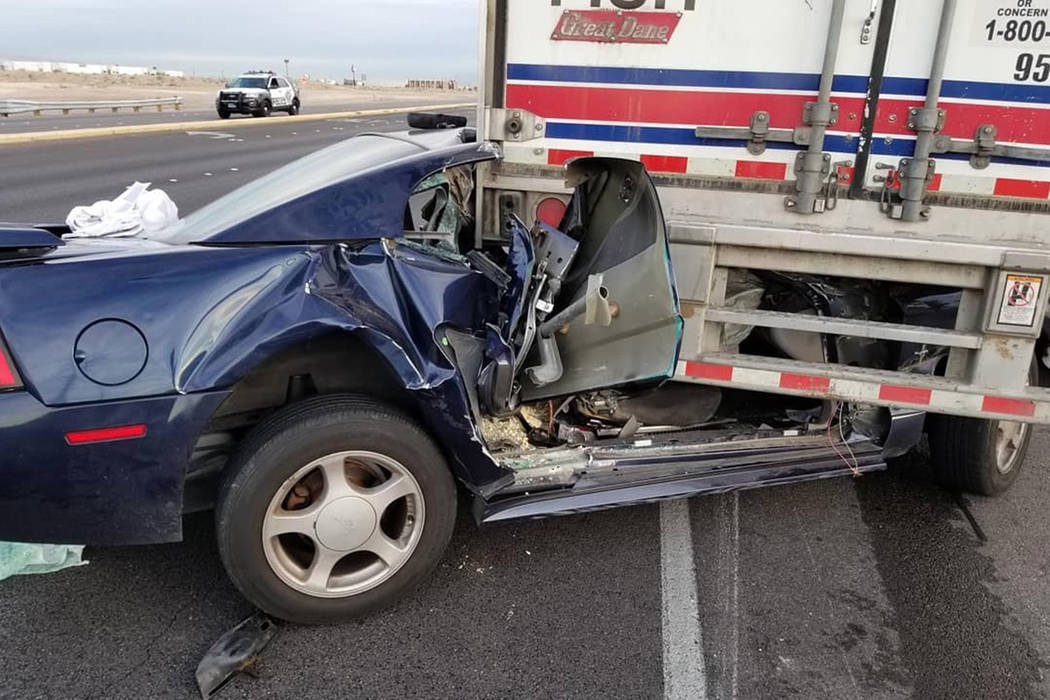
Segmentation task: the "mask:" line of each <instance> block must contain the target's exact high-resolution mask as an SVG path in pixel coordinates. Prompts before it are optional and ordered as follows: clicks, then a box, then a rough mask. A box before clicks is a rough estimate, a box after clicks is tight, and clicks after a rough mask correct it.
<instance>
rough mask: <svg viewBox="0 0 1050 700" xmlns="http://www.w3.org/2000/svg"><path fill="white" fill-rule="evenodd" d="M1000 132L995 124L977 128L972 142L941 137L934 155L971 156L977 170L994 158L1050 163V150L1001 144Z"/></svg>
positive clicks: (934, 143)
mask: <svg viewBox="0 0 1050 700" xmlns="http://www.w3.org/2000/svg"><path fill="white" fill-rule="evenodd" d="M998 139H999V130H998V129H997V128H996V127H995V125H994V124H981V125H980V126H978V127H977V131H976V132H975V133H974V137H973V140H972V141H967V140H964V139H953V138H951V137H950V136H943V135H939V136H938V137H937V138H936V139H934V142H933V148H932V152H933V153H963V154H969V156H970V165H971V166H972V167H973V168H974V169H976V170H984V169H985V168H987V167H988V166H989V165H990V164H991V162H992V158H995V157H1001V158H1014V159H1016V160H1032V161H1040V162H1045V161H1050V149H1048V148H1036V147H1032V146H1014V145H1011V144H1005V143H999V141H998Z"/></svg>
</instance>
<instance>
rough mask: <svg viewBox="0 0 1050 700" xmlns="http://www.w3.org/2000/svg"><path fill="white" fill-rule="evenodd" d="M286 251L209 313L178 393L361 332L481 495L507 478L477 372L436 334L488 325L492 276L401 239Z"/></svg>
mask: <svg viewBox="0 0 1050 700" xmlns="http://www.w3.org/2000/svg"><path fill="white" fill-rule="evenodd" d="M286 258H287V259H286V260H285V262H284V263H283V264H282V265H281V266H269V267H264V268H263V269H260V270H259V271H258V274H257V275H255V276H254V277H253V278H251V279H250V280H249V281H248V282H247V283H246V284H244V285H243V286H242V287H241V288H240V289H238V290H236V291H235V292H234V293H232V294H230V295H229V296H228V297H227V298H225V299H221V300H218V301H217V302H216V303H215V305H214V306H213V307H212V309H211V310H210V311H209V312H208V313H207V314H205V315H204V316H203V317H202V318H201V320H200V323H199V324H198V325H197V327H196V328H195V329H194V331H193V333H192V334H191V335H190V337H189V340H188V341H187V342H186V344H185V346H184V347H183V348H182V351H181V353H180V355H179V356H178V359H177V363H176V372H175V386H176V388H177V390H178V391H179V392H182V393H194V392H198V391H203V390H206V389H207V388H210V387H229V386H232V385H234V384H236V382H237V381H238V380H240V379H241V378H243V377H244V376H245V375H247V374H248V372H250V371H251V370H252V369H253V368H255V367H257V366H259V365H260V364H261V363H262V362H264V361H265V360H266V359H267V358H269V357H271V356H273V355H274V354H276V353H279V352H281V351H283V350H286V349H289V348H293V347H295V346H297V345H299V344H301V343H303V342H305V341H307V340H309V339H311V338H316V337H320V336H322V335H326V334H329V333H331V331H332V330H341V331H345V332H351V333H354V334H356V335H357V336H358V337H359V338H360V339H362V340H363V341H365V343H367V345H369V346H370V347H372V348H373V349H374V350H375V351H376V352H377V353H378V355H379V356H381V357H382V358H383V359H384V360H385V361H386V363H387V364H388V366H389V367H390V369H391V370H393V372H394V374H395V375H396V376H397V377H398V379H399V380H400V382H401V384H402V385H403V386H404V388H405V389H406V390H408V391H409V392H411V395H412V396H414V397H415V400H416V402H417V404H418V405H419V406H420V407H421V409H422V410H420V412H419V413H420V415H421V416H422V417H423V419H424V420H425V421H426V423H427V427H428V428H429V429H430V431H431V432H432V433H433V434H434V435H435V437H436V438H437V439H438V441H439V443H440V444H442V446H443V447H444V448H445V450H446V453H447V454H448V455H449V457H450V458H451V460H452V462H453V468H454V469H455V471H456V473H457V476H459V477H460V478H461V479H462V480H463V481H464V482H466V483H467V485H468V486H470V487H471V488H472V489H475V490H478V491H480V492H485V491H487V490H488V489H489V488H490V487H491V486H492V485H493V484H495V483H497V482H499V481H501V480H502V479H504V478H506V476H507V475H508V474H509V472H508V471H506V470H504V469H502V468H501V467H499V466H498V465H497V464H496V462H495V461H494V460H493V459H492V457H491V456H490V455H489V454H488V453H487V451H486V449H485V446H484V443H483V441H482V439H481V437H480V434H479V431H478V428H477V425H476V420H477V417H476V416H473V415H472V413H471V408H470V400H469V396H468V393H467V390H466V385H465V381H467V380H466V379H465V378H464V377H462V376H461V375H460V373H459V372H458V371H457V369H456V368H455V367H454V366H452V364H451V363H450V362H449V360H448V359H447V358H446V357H445V355H444V354H443V353H442V352H441V350H440V348H439V347H438V343H437V341H436V340H435V332H436V329H437V328H438V327H439V326H452V327H455V328H459V329H463V330H474V329H478V328H482V329H483V328H484V324H485V320H486V319H487V318H490V317H492V315H493V311H494V309H495V304H496V303H497V299H496V290H495V289H494V286H493V285H492V283H491V282H490V281H488V280H487V279H486V278H485V277H484V276H483V275H481V274H480V273H479V272H476V271H475V270H473V269H471V268H470V267H469V266H468V265H467V264H466V262H465V261H462V260H458V259H456V257H455V256H450V255H447V254H444V255H428V254H427V253H426V252H425V248H424V247H422V246H407V245H404V244H398V243H394V242H391V241H376V242H372V243H368V244H366V245H363V246H354V247H352V246H349V245H330V246H320V247H315V248H307V249H303V250H301V251H300V252H299V253H298V254H296V255H294V256H291V255H289V256H286ZM472 380H473V379H472Z"/></svg>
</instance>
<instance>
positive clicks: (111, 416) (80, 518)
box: [0, 391, 226, 544]
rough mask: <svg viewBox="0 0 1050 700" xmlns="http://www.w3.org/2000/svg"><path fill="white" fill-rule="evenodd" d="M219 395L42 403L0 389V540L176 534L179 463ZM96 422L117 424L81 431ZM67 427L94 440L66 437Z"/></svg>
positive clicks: (150, 538)
mask: <svg viewBox="0 0 1050 700" xmlns="http://www.w3.org/2000/svg"><path fill="white" fill-rule="evenodd" d="M225 396H226V393H225V392H217V393H208V394H194V395H190V396H165V397H158V398H150V399H139V400H133V401H122V402H113V403H104V404H88V405H80V406H72V407H66V408H49V407H47V406H44V405H43V404H41V403H40V402H39V401H37V400H36V398H34V397H33V396H32V395H31V394H29V393H28V392H24V391H22V392H15V393H4V394H0V540H9V541H22V542H54V543H63V544H146V543H152V542H173V541H177V540H179V539H180V538H181V537H182V489H183V480H184V472H185V468H186V462H187V459H188V457H189V454H190V451H191V450H192V448H193V445H194V443H195V441H196V439H197V436H198V435H199V434H200V432H201V430H202V428H203V426H204V425H205V424H206V423H207V421H208V419H209V418H210V416H211V415H212V413H214V411H215V409H216V408H217V407H218V405H219V403H221V401H222V400H223V398H225ZM139 426H143V428H142V429H141V430H139V429H138V427H139ZM129 428H135V429H129ZM103 429H106V430H108V429H120V430H117V431H116V432H114V433H100V432H96V433H93V434H92V433H85V431H99V430H103ZM71 433H73V434H74V436H73V442H74V443H76V441H77V435H76V434H78V433H79V437H80V439H82V440H83V439H85V438H87V439H92V440H97V439H99V438H101V439H103V441H98V442H93V441H88V442H82V443H79V444H70V438H69V436H70V434H71ZM122 434H123V436H122ZM107 436H109V437H110V438H111V439H108V440H106V439H105V438H106V437H107Z"/></svg>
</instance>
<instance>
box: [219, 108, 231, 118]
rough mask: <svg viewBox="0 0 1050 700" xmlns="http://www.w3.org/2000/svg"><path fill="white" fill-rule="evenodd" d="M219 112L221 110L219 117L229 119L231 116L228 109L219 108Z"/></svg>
mask: <svg viewBox="0 0 1050 700" xmlns="http://www.w3.org/2000/svg"><path fill="white" fill-rule="evenodd" d="M218 112H219V119H229V118H230V113H229V112H228V111H227V110H225V109H220V110H218Z"/></svg>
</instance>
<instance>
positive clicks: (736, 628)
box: [729, 491, 740, 700]
mask: <svg viewBox="0 0 1050 700" xmlns="http://www.w3.org/2000/svg"><path fill="white" fill-rule="evenodd" d="M731 540H732V543H733V545H732V546H733V595H732V597H731V599H730V600H731V603H730V604H731V605H732V608H730V610H729V614H730V615H732V616H733V636H732V638H731V639H730V640H729V644H730V648H729V653H730V655H731V658H732V659H733V666H732V671H731V673H732V675H731V676H730V692H731V693H732V695H731V697H732V698H733V700H736V698H737V688H738V679H739V677H740V672H739V663H738V661H739V657H740V492H739V491H734V492H733V523H732V530H731Z"/></svg>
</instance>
